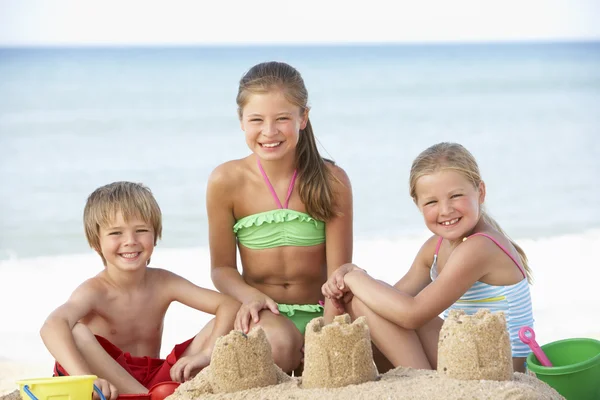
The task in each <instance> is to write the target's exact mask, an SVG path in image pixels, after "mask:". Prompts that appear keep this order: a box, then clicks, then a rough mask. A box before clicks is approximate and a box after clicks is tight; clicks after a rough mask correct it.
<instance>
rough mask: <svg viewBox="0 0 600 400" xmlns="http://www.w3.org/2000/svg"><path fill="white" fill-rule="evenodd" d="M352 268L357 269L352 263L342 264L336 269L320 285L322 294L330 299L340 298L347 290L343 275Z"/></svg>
mask: <svg viewBox="0 0 600 400" xmlns="http://www.w3.org/2000/svg"><path fill="white" fill-rule="evenodd" d="M354 269H358V267H357V266H356V265H354V264H344V265H342V266H341V267H339V268H338V269H336V270H335V271H334V273H333V274H331V276H330V277H329V279H327V282H325V283H324V284H323V286H322V287H321V291H322V292H323V296H325V297H327V298H329V299H331V300H336V299H341V298H342V297H343V296H344V294H345V293H346V292H348V291H349V289H348V287H346V284H345V283H344V276H346V274H347V273H348V272H350V271H352V270H354Z"/></svg>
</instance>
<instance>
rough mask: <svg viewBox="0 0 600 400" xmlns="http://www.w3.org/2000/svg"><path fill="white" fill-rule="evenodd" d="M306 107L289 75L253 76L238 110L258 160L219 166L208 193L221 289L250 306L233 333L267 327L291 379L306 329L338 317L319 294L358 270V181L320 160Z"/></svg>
mask: <svg viewBox="0 0 600 400" xmlns="http://www.w3.org/2000/svg"><path fill="white" fill-rule="evenodd" d="M307 101H308V93H307V90H306V87H305V85H304V81H303V80H302V77H301V76H300V74H299V73H298V71H297V70H295V69H294V68H292V67H291V66H289V65H287V64H284V63H279V62H268V63H262V64H258V65H256V66H254V67H253V68H251V69H250V70H249V71H248V72H247V73H246V74H245V75H244V77H243V78H242V79H241V81H240V85H239V91H238V96H237V104H238V116H239V118H240V124H241V128H242V130H243V131H244V132H245V135H246V143H247V144H248V147H249V148H250V150H251V151H252V154H250V155H249V156H247V157H245V158H243V159H240V160H233V161H229V162H226V163H224V164H222V165H220V166H218V167H217V168H216V169H215V170H214V171H213V172H212V174H211V176H210V178H209V182H208V188H207V201H206V205H207V212H208V223H209V242H210V254H211V268H212V280H213V283H214V285H215V287H216V288H217V289H218V290H220V291H221V292H223V293H226V294H229V295H231V296H232V297H234V298H236V299H238V300H239V301H240V302H242V306H241V308H240V310H239V312H238V314H237V317H236V320H235V328H236V329H241V330H242V331H244V332H248V331H249V330H250V329H251V328H252V327H254V326H256V325H259V326H261V327H262V328H263V329H264V330H265V333H266V335H267V337H268V339H269V342H270V344H271V349H272V353H273V358H274V360H275V363H276V364H277V365H279V367H281V369H283V370H284V371H286V372H291V371H292V370H294V369H296V368H297V367H298V366H299V365H300V362H301V359H302V347H303V345H304V329H305V327H306V324H307V323H308V322H309V321H310V320H311V319H313V318H316V317H319V316H323V315H324V316H325V320H326V322H329V321H330V320H331V319H332V318H333V316H334V315H336V314H338V313H339V311H337V310H336V308H335V307H333V305H332V304H331V303H330V300H329V299H326V300H325V303H324V306H323V300H324V299H323V295H322V293H321V286H322V285H323V284H324V283H325V282H326V280H327V277H328V276H329V275H331V273H332V272H333V271H334V270H335V269H336V268H337V267H339V266H340V265H342V264H344V263H348V262H351V260H352V190H351V187H350V181H349V179H348V177H347V175H346V173H345V172H344V170H342V169H341V168H340V167H338V166H336V165H334V164H333V163H332V162H330V161H328V160H325V159H323V158H322V157H321V156H320V154H319V152H318V150H317V146H316V143H315V137H314V134H313V131H312V127H311V125H310V120H309V118H308V114H309V107H308V105H307ZM236 245H237V249H238V250H239V254H240V258H241V266H242V268H241V271H242V272H241V273H240V272H239V271H238V264H237V257H236Z"/></svg>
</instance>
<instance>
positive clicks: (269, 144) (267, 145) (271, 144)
mask: <svg viewBox="0 0 600 400" xmlns="http://www.w3.org/2000/svg"><path fill="white" fill-rule="evenodd" d="M280 144H281V142H277V143H263V147H269V148H270V147H277V146H279V145H280Z"/></svg>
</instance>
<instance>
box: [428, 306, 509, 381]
mask: <svg viewBox="0 0 600 400" xmlns="http://www.w3.org/2000/svg"><path fill="white" fill-rule="evenodd" d="M438 371H439V372H440V373H442V374H445V375H447V376H448V377H450V378H455V379H466V380H471V379H474V380H479V379H486V380H495V381H506V380H510V379H511V378H512V375H513V363H512V353H511V348H510V338H509V336H508V331H507V329H506V319H505V317H504V313H502V312H497V313H493V314H492V313H490V311H489V310H484V309H481V310H478V311H477V312H476V313H475V314H474V315H466V314H465V312H464V311H458V310H451V311H450V313H449V315H448V318H446V320H445V321H444V325H443V326H442V329H441V331H440V340H439V345H438Z"/></svg>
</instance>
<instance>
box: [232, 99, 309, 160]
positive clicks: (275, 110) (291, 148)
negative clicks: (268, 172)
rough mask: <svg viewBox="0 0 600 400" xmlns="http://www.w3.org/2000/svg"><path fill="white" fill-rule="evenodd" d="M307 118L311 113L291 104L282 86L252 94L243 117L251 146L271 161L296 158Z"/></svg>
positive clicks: (248, 142) (264, 158)
mask: <svg viewBox="0 0 600 400" xmlns="http://www.w3.org/2000/svg"><path fill="white" fill-rule="evenodd" d="M307 121H308V112H302V110H301V108H300V107H298V106H297V105H295V104H292V103H290V102H289V101H288V100H287V99H286V98H285V96H284V94H283V92H282V91H281V90H279V89H273V90H270V91H268V92H265V93H253V94H251V95H249V97H248V101H247V102H246V104H245V105H244V107H243V109H242V113H241V119H240V123H241V127H242V130H243V131H244V132H245V133H246V143H247V144H248V147H249V148H250V150H252V152H253V153H254V154H256V156H257V157H259V158H260V159H262V160H267V161H274V160H280V159H283V158H286V157H294V155H295V149H296V145H297V144H298V139H299V135H300V130H301V129H304V128H305V127H306V123H307Z"/></svg>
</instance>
